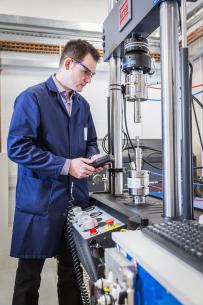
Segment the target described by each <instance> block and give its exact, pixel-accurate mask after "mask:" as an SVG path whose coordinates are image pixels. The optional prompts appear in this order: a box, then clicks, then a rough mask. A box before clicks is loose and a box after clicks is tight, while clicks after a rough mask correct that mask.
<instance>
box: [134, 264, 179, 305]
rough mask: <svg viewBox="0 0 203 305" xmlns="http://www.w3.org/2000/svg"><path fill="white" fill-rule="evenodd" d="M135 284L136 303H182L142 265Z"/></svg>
mask: <svg viewBox="0 0 203 305" xmlns="http://www.w3.org/2000/svg"><path fill="white" fill-rule="evenodd" d="M137 268H138V273H137V276H136V284H135V305H181V304H182V303H180V302H179V301H178V300H177V299H176V298H175V297H174V296H172V295H171V294H170V293H169V292H168V291H167V290H166V289H165V288H164V287H163V286H162V285H161V284H160V283H159V282H157V281H156V280H155V279H154V278H153V277H152V276H151V275H150V274H149V273H148V272H146V271H145V270H144V269H143V268H142V267H141V266H140V265H138V266H137Z"/></svg>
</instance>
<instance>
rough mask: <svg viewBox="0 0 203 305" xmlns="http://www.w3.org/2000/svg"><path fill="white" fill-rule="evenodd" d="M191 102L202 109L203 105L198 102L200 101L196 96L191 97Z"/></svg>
mask: <svg viewBox="0 0 203 305" xmlns="http://www.w3.org/2000/svg"><path fill="white" fill-rule="evenodd" d="M192 98H193V100H194V101H195V102H196V103H197V104H198V105H199V106H200V107H201V108H202V109H203V105H202V103H201V102H200V100H199V99H198V98H197V97H196V96H194V95H193V96H192Z"/></svg>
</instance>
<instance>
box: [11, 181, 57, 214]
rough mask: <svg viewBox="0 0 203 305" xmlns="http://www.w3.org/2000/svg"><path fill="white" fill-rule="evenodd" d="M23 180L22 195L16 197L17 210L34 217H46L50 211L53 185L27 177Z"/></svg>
mask: <svg viewBox="0 0 203 305" xmlns="http://www.w3.org/2000/svg"><path fill="white" fill-rule="evenodd" d="M22 179H23V180H22V184H21V187H20V190H19V191H20V194H17V196H16V198H17V202H16V207H17V209H18V210H20V211H22V212H25V213H31V214H34V215H42V216H43V215H46V214H47V213H48V209H49V202H50V197H51V192H52V183H51V182H50V181H47V180H45V181H43V180H40V179H37V178H33V177H30V176H26V175H24V176H23V177H22ZM17 192H18V190H17Z"/></svg>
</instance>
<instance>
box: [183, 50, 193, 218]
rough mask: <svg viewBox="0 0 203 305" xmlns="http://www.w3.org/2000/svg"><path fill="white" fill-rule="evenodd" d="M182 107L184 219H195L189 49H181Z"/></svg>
mask: <svg viewBox="0 0 203 305" xmlns="http://www.w3.org/2000/svg"><path fill="white" fill-rule="evenodd" d="M180 66H181V106H182V151H184V154H183V155H182V198H183V218H184V219H192V218H193V209H192V205H193V157H192V109H191V107H192V106H191V88H190V86H191V84H190V81H189V61H188V48H182V49H181V62H180Z"/></svg>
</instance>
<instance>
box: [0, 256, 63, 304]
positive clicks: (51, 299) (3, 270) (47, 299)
mask: <svg viewBox="0 0 203 305" xmlns="http://www.w3.org/2000/svg"><path fill="white" fill-rule="evenodd" d="M55 263H56V262H55V260H54V259H49V260H46V263H45V266H44V268H43V272H42V281H41V287H40V298H39V305H57V304H58V301H57V292H56V283H57V277H56V272H55V269H56V264H55ZM16 267H17V260H15V259H12V258H8V257H0V305H11V303H12V294H13V285H14V280H15V272H16ZM28 305H29V304H28Z"/></svg>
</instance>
